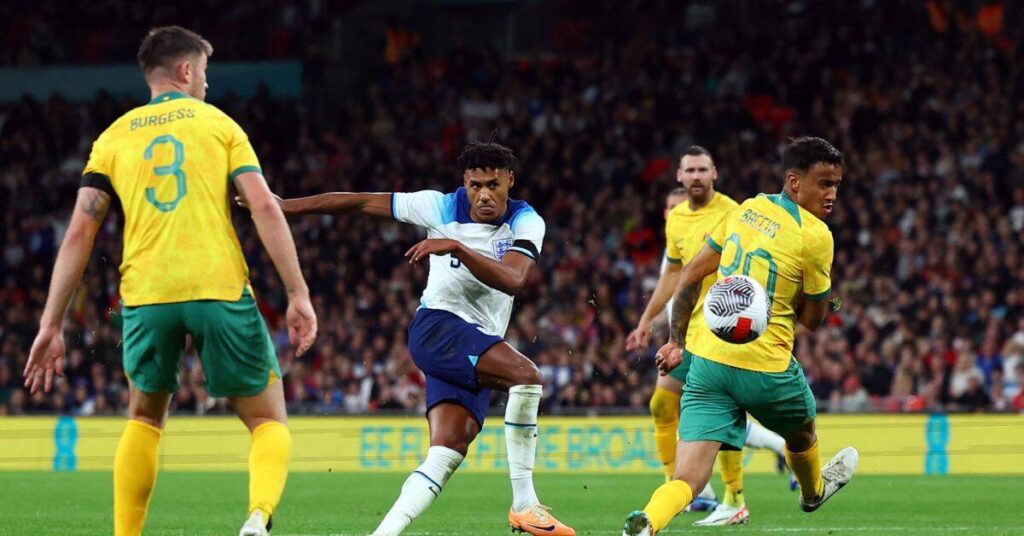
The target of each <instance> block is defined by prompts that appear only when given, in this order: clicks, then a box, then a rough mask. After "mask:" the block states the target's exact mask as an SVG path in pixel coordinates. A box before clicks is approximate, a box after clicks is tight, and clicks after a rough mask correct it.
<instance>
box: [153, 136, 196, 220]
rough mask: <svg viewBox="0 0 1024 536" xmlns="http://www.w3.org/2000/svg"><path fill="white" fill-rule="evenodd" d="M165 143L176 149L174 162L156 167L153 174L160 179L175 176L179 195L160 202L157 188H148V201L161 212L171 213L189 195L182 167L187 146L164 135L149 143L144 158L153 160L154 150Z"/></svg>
mask: <svg viewBox="0 0 1024 536" xmlns="http://www.w3.org/2000/svg"><path fill="white" fill-rule="evenodd" d="M163 143H169V144H171V147H172V148H173V149H174V161H173V162H171V163H170V164H165V165H163V166H154V167H153V173H154V174H156V175H157V176H158V177H164V176H170V175H174V177H175V179H177V186H178V195H177V196H175V197H174V199H172V200H170V201H160V200H159V199H157V198H156V188H153V187H152V186H151V187H149V188H146V201H149V203H150V204H151V205H153V206H154V207H156V208H157V210H159V211H160V212H170V211H172V210H174V209H175V208H177V206H178V203H180V202H181V200H182V198H184V197H185V194H186V193H188V189H187V186H186V185H185V172H184V171H182V170H181V165H182V164H183V163H184V162H185V146H184V145H182V144H181V142H180V141H178V139H177V138H175V137H174V136H171V135H170V134H164V135H162V136H157V137H155V138H153V141H151V142H149V145H148V146H147V147H146V151H145V152H144V153H142V157H143V158H145V159H146V160H152V159H153V148H154V147H156V146H157V145H160V144H163Z"/></svg>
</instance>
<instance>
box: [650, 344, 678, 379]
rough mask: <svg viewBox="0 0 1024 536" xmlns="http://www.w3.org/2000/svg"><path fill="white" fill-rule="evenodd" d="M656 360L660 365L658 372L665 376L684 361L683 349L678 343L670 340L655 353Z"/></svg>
mask: <svg viewBox="0 0 1024 536" xmlns="http://www.w3.org/2000/svg"><path fill="white" fill-rule="evenodd" d="M654 362H655V363H656V364H657V365H658V374H661V375H662V376H664V375H666V374H668V373H669V372H671V371H672V369H674V368H676V367H678V366H679V364H680V363H682V362H683V349H682V348H680V347H679V346H678V345H677V344H676V343H674V342H672V341H668V342H667V343H665V345H664V346H662V347H661V348H659V349H658V353H657V354H655V355H654Z"/></svg>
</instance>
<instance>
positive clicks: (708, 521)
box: [693, 504, 750, 527]
mask: <svg viewBox="0 0 1024 536" xmlns="http://www.w3.org/2000/svg"><path fill="white" fill-rule="evenodd" d="M749 520H750V510H748V509H747V505H745V504H744V505H743V506H741V507H739V508H737V507H735V506H726V505H724V504H719V505H718V506H716V507H715V509H714V510H713V511H712V512H711V514H709V515H708V517H705V518H704V519H701V520H700V521H696V522H694V524H693V526H695V527H724V526H726V525H745V524H746V523H747V521H749Z"/></svg>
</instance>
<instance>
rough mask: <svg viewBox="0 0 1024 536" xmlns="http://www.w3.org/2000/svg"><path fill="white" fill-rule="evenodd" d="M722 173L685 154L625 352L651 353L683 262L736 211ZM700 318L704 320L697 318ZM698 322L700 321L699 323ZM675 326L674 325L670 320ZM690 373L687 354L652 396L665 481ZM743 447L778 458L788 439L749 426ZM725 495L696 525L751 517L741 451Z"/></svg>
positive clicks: (691, 151)
mask: <svg viewBox="0 0 1024 536" xmlns="http://www.w3.org/2000/svg"><path fill="white" fill-rule="evenodd" d="M717 179H718V171H717V169H716V167H715V163H714V160H713V158H712V157H711V153H710V152H709V151H708V150H707V149H705V148H704V147H701V146H699V145H694V146H692V147H690V148H688V149H687V150H686V151H684V152H683V155H682V156H681V157H680V159H679V169H678V170H677V171H676V180H678V181H679V182H680V183H682V184H683V192H684V193H685V194H686V200H685V201H683V202H681V203H678V204H676V205H674V206H673V208H672V209H671V210H670V211H669V212H668V214H667V217H666V222H665V243H666V248H665V260H666V264H665V266H664V269H663V271H662V274H661V277H660V278H659V279H658V285H657V286H656V287H655V289H654V293H653V294H652V295H651V300H650V302H648V304H647V308H646V309H645V310H644V313H643V315H642V316H641V318H640V322H639V323H638V324H637V327H636V329H634V330H633V331H632V332H631V333H630V334H629V337H628V338H627V340H626V350H628V351H632V350H635V349H637V348H646V347H647V344H648V339H649V337H650V333H651V324H652V323H653V321H654V319H655V317H657V315H659V314H661V311H662V309H664V308H665V305H666V302H668V301H669V298H670V297H671V295H672V292H673V291H674V290H675V288H676V284H677V283H678V281H679V273H680V272H681V270H682V266H683V264H684V263H688V262H690V260H692V259H693V257H695V256H696V254H697V252H698V251H700V249H701V247H703V245H704V241H705V240H706V238H707V236H708V235H710V234H711V232H712V231H714V230H715V228H716V227H717V226H718V223H719V222H721V221H722V220H723V219H724V218H725V216H726V215H728V214H729V213H730V212H732V210H733V209H735V208H736V207H737V206H739V205H738V204H737V203H736V202H735V201H733V200H732V199H731V198H730V197H729V196H727V195H725V194H723V193H721V192H718V191H716V190H715V182H716V181H717ZM714 281H715V277H714V276H708V277H706V278H705V279H704V283H703V285H702V288H701V293H700V297H698V300H697V305H696V307H698V308H699V307H700V305H701V301H702V298H703V296H704V294H705V293H706V292H707V290H708V289H709V288H710V287H711V285H712V284H714ZM698 318H699V316H698ZM695 320H696V319H695ZM670 322H671V320H670ZM701 324H702V322H701V321H695V322H691V323H690V326H689V328H688V329H687V336H688V337H692V336H693V334H694V333H696V331H697V330H698V329H700V325H701ZM689 369H690V357H689V355H688V354H684V355H683V362H682V363H681V364H680V366H678V367H676V368H675V369H673V370H672V371H671V372H670V373H669V374H666V375H662V376H659V377H658V383H657V386H656V388H655V390H654V394H653V396H652V397H651V402H650V408H651V415H652V416H653V417H654V443H655V448H656V449H657V451H658V458H659V460H660V461H661V463H662V466H663V467H664V469H665V477H666V481H669V480H672V474H673V473H674V472H675V458H676V441H677V438H678V435H677V432H676V430H677V428H678V426H679V411H680V409H679V402H680V400H679V399H680V397H681V395H682V389H683V387H684V385H685V383H686V374H687V372H689ZM744 444H746V445H749V446H753V447H758V448H761V447H767V448H771V449H772V450H774V451H775V452H776V453H777V454H778V455H779V456H782V455H783V451H784V448H785V440H783V439H782V437H781V436H779V435H778V434H776V433H774V432H772V431H770V430H767V429H765V428H764V427H762V426H761V425H759V424H757V423H755V422H753V421H750V422H748V423H747V427H746V430H745V434H744ZM718 461H719V468H720V469H721V473H722V481H723V482H724V483H725V488H726V489H725V496H724V501H722V504H719V503H718V501H717V499H716V497H715V492H714V490H713V489H712V488H711V484H710V482H709V483H708V484H707V485H706V486H704V489H703V490H702V491H701V492H700V493H699V494H698V495H697V496H696V497H694V500H693V503H691V504H690V510H693V511H699V510H714V511H713V512H712V513H711V514H710V515H709V516H708V517H707V518H705V519H703V520H701V521H698V522H697V523H695V524H696V525H697V526H722V525H735V524H741V523H746V522H747V520H748V518H749V516H750V514H749V511H748V509H747V506H746V501H745V499H744V497H743V455H742V451H733V450H723V451H722V452H721V453H720V454H719V457H718Z"/></svg>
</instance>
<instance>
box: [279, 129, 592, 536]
mask: <svg viewBox="0 0 1024 536" xmlns="http://www.w3.org/2000/svg"><path fill="white" fill-rule="evenodd" d="M457 166H458V169H459V170H460V171H461V172H462V182H463V187H461V188H459V189H458V190H456V191H455V192H452V193H448V194H443V193H441V192H437V191H432V190H424V191H420V192H413V193H351V192H335V193H326V194H321V195H315V196H312V197H304V198H297V199H285V200H282V201H281V206H282V208H283V209H284V211H285V213H287V214H348V213H358V214H367V215H370V216H377V217H381V218H394V219H395V220H397V221H400V222H405V223H411V224H413V225H418V226H420V227H423V228H425V229H426V230H427V238H426V239H425V240H423V241H421V242H419V243H418V244H416V245H415V246H413V247H412V248H411V249H409V251H408V252H406V254H405V256H406V257H407V258H408V259H409V262H413V263H417V262H419V261H421V260H429V263H430V273H429V276H428V278H427V288H426V289H425V290H424V291H423V295H422V298H421V299H420V306H419V308H418V309H417V310H416V314H415V316H414V318H413V320H412V323H411V324H410V325H409V339H408V344H409V351H410V353H411V354H412V357H413V360H414V361H415V363H416V366H417V367H419V368H420V370H422V371H423V373H424V375H426V378H427V393H426V395H427V400H426V402H427V422H428V425H429V427H430V448H429V450H428V451H427V457H426V460H424V461H423V464H422V465H420V466H419V467H418V468H417V469H416V470H415V471H413V472H412V474H411V475H409V478H408V479H407V480H406V481H405V484H404V485H403V486H402V491H401V494H400V495H399V497H398V499H397V500H396V501H395V503H394V505H393V506H392V507H391V510H390V511H389V512H388V513H387V515H386V516H385V517H384V520H383V521H382V522H381V523H380V525H379V526H378V527H377V530H376V531H374V533H373V534H374V536H391V535H397V534H399V533H401V532H402V530H404V529H405V528H406V527H407V526H408V525H409V523H411V522H412V520H413V519H415V518H416V517H417V516H419V515H420V514H421V513H423V511H425V510H426V509H427V507H428V506H430V503H432V502H433V501H434V499H435V498H436V497H437V496H438V495H439V494H440V493H441V490H442V489H443V488H444V485H445V483H446V482H447V481H448V477H449V476H451V474H452V473H453V472H454V471H455V469H456V468H458V467H459V464H460V463H462V460H463V458H464V457H465V455H466V451H467V449H468V448H469V444H470V443H472V442H473V439H474V438H475V437H476V435H477V434H478V433H479V432H480V429H481V427H482V426H483V422H484V418H485V417H486V415H487V407H488V405H489V401H490V390H491V389H499V390H501V391H507V392H508V405H507V406H506V408H505V444H506V447H507V450H508V465H509V477H510V479H511V481H512V496H513V499H512V507H511V508H510V509H509V514H508V522H509V524H510V525H511V526H512V528H513V529H514V530H519V531H523V532H527V533H530V534H537V535H558V536H566V535H574V534H575V533H576V532H575V531H574V530H573V529H572V528H570V527H567V526H566V525H564V524H562V523H560V522H559V521H558V520H557V519H555V518H554V516H552V515H551V513H550V511H549V509H548V508H547V507H545V506H543V505H541V503H540V501H539V500H538V498H537V493H536V491H535V490H534V487H533V464H534V456H535V451H536V446H537V410H538V407H539V404H540V397H541V387H542V379H541V375H540V371H539V370H538V369H537V366H536V365H534V363H533V362H532V361H530V360H529V359H527V358H526V356H524V355H523V354H521V353H519V352H518V351H516V349H515V348H512V346H510V345H509V344H508V343H507V342H505V340H504V339H503V337H504V335H505V329H506V328H507V327H508V321H509V317H510V316H511V314H512V301H513V297H514V296H515V295H516V293H517V292H519V290H520V289H521V288H522V287H523V285H524V284H526V281H527V279H528V277H529V274H530V270H531V269H532V268H533V266H534V265H535V264H536V261H537V256H538V255H539V254H540V251H541V247H542V243H543V241H544V231H545V225H544V219H543V218H541V217H540V215H538V214H537V212H536V211H535V210H534V209H533V207H531V206H530V205H529V204H527V203H526V202H525V201H518V200H513V199H509V197H508V196H509V190H510V189H511V188H512V186H513V185H514V184H515V178H516V177H515V172H514V167H515V155H514V154H513V152H512V150H511V149H509V148H507V147H504V146H502V145H500V144H497V143H493V142H489V143H479V142H475V143H471V144H469V145H468V146H467V147H466V149H465V151H463V153H462V155H461V156H459V159H458V161H457Z"/></svg>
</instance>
